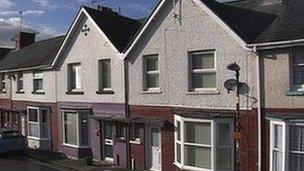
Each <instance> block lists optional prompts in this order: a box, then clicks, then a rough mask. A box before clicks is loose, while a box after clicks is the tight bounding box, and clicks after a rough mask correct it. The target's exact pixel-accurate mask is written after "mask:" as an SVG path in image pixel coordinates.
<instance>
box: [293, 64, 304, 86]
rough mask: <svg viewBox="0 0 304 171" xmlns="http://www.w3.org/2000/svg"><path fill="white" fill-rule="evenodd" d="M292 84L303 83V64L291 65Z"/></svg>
mask: <svg viewBox="0 0 304 171" xmlns="http://www.w3.org/2000/svg"><path fill="white" fill-rule="evenodd" d="M293 84H294V85H302V84H304V66H294V67H293Z"/></svg>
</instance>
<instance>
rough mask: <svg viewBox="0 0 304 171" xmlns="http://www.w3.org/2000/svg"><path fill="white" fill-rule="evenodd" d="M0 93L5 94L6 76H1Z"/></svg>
mask: <svg viewBox="0 0 304 171" xmlns="http://www.w3.org/2000/svg"><path fill="white" fill-rule="evenodd" d="M0 82H1V83H0V91H1V92H5V74H0Z"/></svg>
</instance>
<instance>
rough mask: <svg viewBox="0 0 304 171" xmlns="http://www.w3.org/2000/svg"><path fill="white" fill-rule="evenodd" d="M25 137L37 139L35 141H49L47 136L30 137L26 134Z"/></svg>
mask: <svg viewBox="0 0 304 171" xmlns="http://www.w3.org/2000/svg"><path fill="white" fill-rule="evenodd" d="M27 139H31V140H37V141H49V140H50V139H49V138H38V137H31V136H27Z"/></svg>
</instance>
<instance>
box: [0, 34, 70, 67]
mask: <svg viewBox="0 0 304 171" xmlns="http://www.w3.org/2000/svg"><path fill="white" fill-rule="evenodd" d="M63 40H64V36H60V37H56V38H52V39H48V40H43V41H39V42H35V43H33V44H31V45H29V46H27V47H25V48H22V49H20V50H18V51H15V50H12V51H11V52H10V53H8V54H7V55H6V56H5V57H4V58H3V59H2V60H0V71H6V70H14V69H24V68H29V67H38V66H45V65H47V66H51V64H52V62H53V60H54V59H55V57H56V55H57V52H58V50H59V48H60V47H61V44H62V42H63Z"/></svg>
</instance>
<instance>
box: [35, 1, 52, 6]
mask: <svg viewBox="0 0 304 171" xmlns="http://www.w3.org/2000/svg"><path fill="white" fill-rule="evenodd" d="M32 1H33V2H35V3H37V4H39V5H40V6H42V7H47V6H49V5H50V1H49V0H32Z"/></svg>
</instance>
